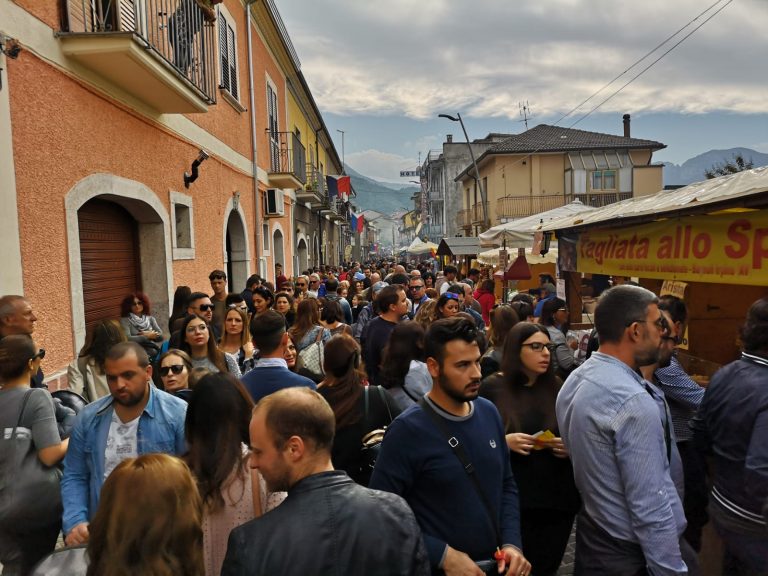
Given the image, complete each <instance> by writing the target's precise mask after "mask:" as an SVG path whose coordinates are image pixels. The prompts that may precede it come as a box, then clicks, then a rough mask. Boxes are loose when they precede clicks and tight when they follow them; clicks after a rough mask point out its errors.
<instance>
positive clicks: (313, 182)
mask: <svg viewBox="0 0 768 576" xmlns="http://www.w3.org/2000/svg"><path fill="white" fill-rule="evenodd" d="M306 174H307V182H306V184H305V185H304V189H305V190H313V191H315V192H316V193H317V195H318V196H320V197H323V196H325V176H323V174H322V172H320V169H319V168H317V167H316V166H315V165H314V164H311V163H309V164H307V167H306Z"/></svg>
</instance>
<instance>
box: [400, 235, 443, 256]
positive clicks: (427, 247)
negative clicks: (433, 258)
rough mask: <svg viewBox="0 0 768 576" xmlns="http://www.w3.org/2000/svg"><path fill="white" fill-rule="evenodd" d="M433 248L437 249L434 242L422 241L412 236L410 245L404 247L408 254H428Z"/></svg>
mask: <svg viewBox="0 0 768 576" xmlns="http://www.w3.org/2000/svg"><path fill="white" fill-rule="evenodd" d="M433 250H437V244H435V243H434V242H423V241H422V240H421V239H420V238H414V239H413V242H411V245H410V246H408V248H406V252H408V254H416V255H418V254H429V253H430V252H432V251H433Z"/></svg>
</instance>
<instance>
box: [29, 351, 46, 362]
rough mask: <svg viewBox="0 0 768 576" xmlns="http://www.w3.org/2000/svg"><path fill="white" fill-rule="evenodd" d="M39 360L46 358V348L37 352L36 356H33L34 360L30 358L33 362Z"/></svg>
mask: <svg viewBox="0 0 768 576" xmlns="http://www.w3.org/2000/svg"><path fill="white" fill-rule="evenodd" d="M38 358H40V360H42V359H43V358H45V348H40V349H39V350H38V351H37V354H35V355H34V356H32V358H30V360H31V361H32V362H34V361H35V360H37V359H38Z"/></svg>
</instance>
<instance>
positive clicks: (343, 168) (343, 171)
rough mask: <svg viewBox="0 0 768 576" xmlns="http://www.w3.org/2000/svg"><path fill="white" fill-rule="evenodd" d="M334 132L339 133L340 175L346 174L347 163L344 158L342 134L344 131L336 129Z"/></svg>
mask: <svg viewBox="0 0 768 576" xmlns="http://www.w3.org/2000/svg"><path fill="white" fill-rule="evenodd" d="M336 132H341V173H342V174H346V173H347V162H346V159H345V157H344V134H345V133H346V131H345V130H339V129H338V128H336Z"/></svg>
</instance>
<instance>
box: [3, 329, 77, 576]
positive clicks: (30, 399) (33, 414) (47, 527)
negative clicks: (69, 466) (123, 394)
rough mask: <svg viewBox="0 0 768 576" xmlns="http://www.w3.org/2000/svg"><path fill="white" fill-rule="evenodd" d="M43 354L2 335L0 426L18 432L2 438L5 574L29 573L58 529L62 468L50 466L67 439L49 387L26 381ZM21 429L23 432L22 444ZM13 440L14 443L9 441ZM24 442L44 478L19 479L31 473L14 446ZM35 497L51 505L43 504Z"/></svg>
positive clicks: (23, 340)
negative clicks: (61, 433) (58, 422)
mask: <svg viewBox="0 0 768 576" xmlns="http://www.w3.org/2000/svg"><path fill="white" fill-rule="evenodd" d="M44 357H45V350H44V349H42V348H38V347H37V346H36V345H35V342H34V341H33V340H32V339H31V338H30V337H29V336H26V335H13V336H6V337H5V338H3V339H2V340H0V382H2V383H3V385H2V388H0V430H3V431H5V434H6V435H9V434H13V432H12V431H15V432H16V435H15V436H14V439H15V440H12V439H10V438H6V441H4V442H2V444H3V445H4V446H3V447H2V448H3V449H2V450H0V479H2V483H3V484H6V483H7V484H8V486H7V487H5V486H4V488H5V489H4V490H3V492H4V493H6V492H7V493H8V494H9V495H10V494H12V496H10V497H8V498H2V500H0V563H2V564H3V566H4V570H5V571H7V573H8V574H27V573H29V571H30V570H31V569H32V567H33V566H34V565H35V564H36V563H37V562H38V561H39V560H40V559H41V558H42V557H43V556H45V555H46V554H48V553H50V552H52V551H53V549H54V547H55V546H56V538H57V537H58V534H59V531H60V530H61V504H60V503H61V494H60V490H59V478H60V477H61V472H60V471H59V470H58V469H56V468H53V466H54V465H56V464H58V463H59V462H60V461H61V459H62V458H64V454H66V452H67V446H68V445H69V440H64V441H62V439H61V436H59V429H58V427H57V426H56V415H55V412H54V405H53V399H52V398H51V395H50V393H49V392H48V390H46V389H44V388H30V386H29V384H30V378H31V377H32V375H33V374H37V371H38V370H39V369H40V363H41V361H42V359H43V358H44ZM22 431H25V433H26V436H24V438H26V441H25V442H24V444H23V445H22V442H23V439H22V434H23V433H22ZM12 442H13V444H18V445H17V446H14V447H11V446H10V445H11V443H12ZM26 447H28V449H29V451H28V452H27V453H25V454H23V456H22V458H23V459H30V458H32V459H37V460H39V462H29V464H30V465H35V466H36V467H37V468H39V470H38V472H37V475H36V476H37V478H36V479H38V480H39V479H40V477H44V475H45V473H46V472H48V473H49V474H50V477H49V478H48V482H46V483H44V484H38V485H36V486H35V485H27V486H23V485H19V483H22V484H23V483H24V482H25V481H30V482H31V481H33V480H34V479H35V478H25V477H24V476H23V475H22V474H21V473H20V472H21V469H20V465H21V458H19V456H20V454H18V452H19V451H20V450H21V449H22V448H26ZM24 469H27V467H26V466H25V467H24ZM14 484H16V487H14V486H13V485H14ZM43 490H45V493H42V491H43ZM35 501H37V502H38V504H39V503H40V502H46V503H49V504H51V506H50V507H48V506H42V507H41V506H39V505H36V504H35ZM3 573H4V574H5V573H6V572H3Z"/></svg>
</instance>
